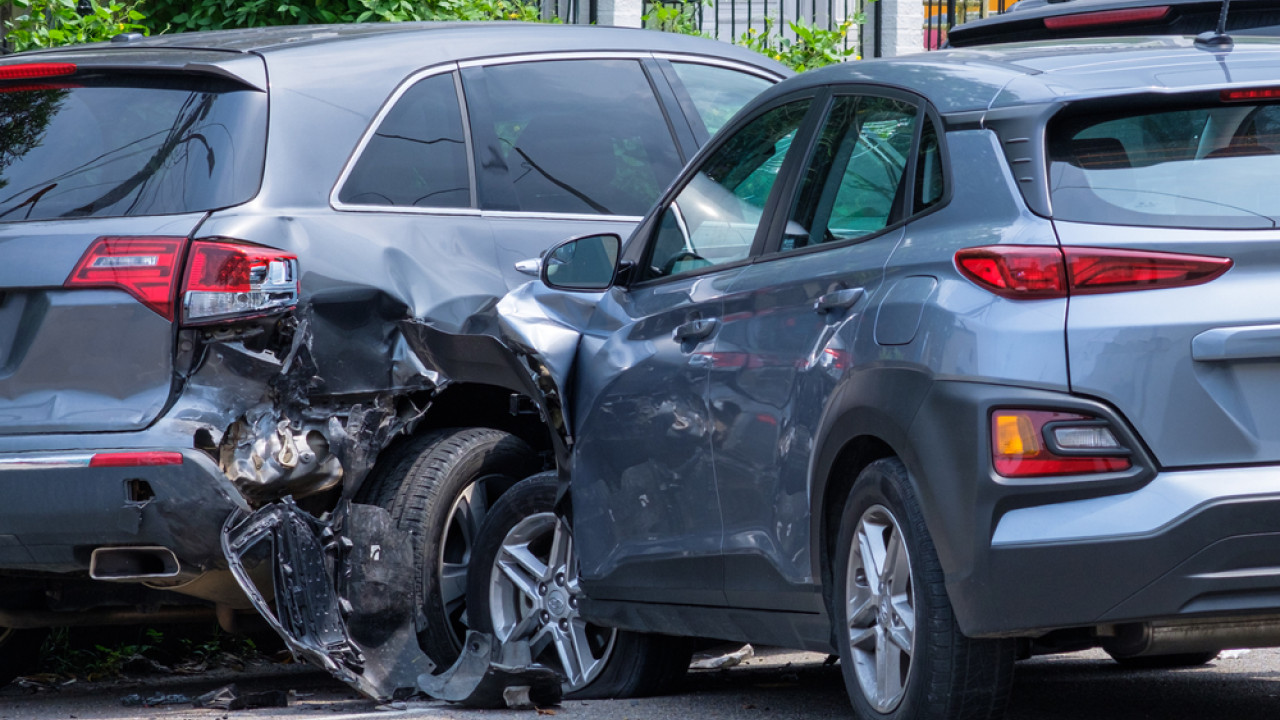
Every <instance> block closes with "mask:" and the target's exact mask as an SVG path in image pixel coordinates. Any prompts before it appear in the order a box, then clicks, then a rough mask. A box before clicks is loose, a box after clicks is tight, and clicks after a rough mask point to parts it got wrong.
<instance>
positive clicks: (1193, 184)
mask: <svg viewBox="0 0 1280 720" xmlns="http://www.w3.org/2000/svg"><path fill="white" fill-rule="evenodd" d="M1278 152H1280V105H1253V104H1232V105H1221V106H1217V107H1209V108H1205V107H1199V108H1186V109H1167V110H1160V111H1156V112H1151V111H1147V112H1129V113H1124V114H1111V115H1100V114H1096V113H1095V114H1090V115H1079V116H1068V117H1064V118H1060V119H1058V120H1056V121H1055V122H1053V123H1051V124H1050V126H1049V162H1050V165H1049V178H1050V192H1051V197H1052V200H1053V216H1054V218H1057V219H1061V220H1074V221H1079V222H1089V223H1103V224H1109V225H1146V226H1157V227H1188V228H1272V227H1275V226H1276V221H1277V219H1278V218H1280V195H1277V194H1276V193H1275V191H1274V189H1273V187H1272V184H1271V178H1274V177H1276V175H1277V174H1278V173H1280V154H1277V153H1278Z"/></svg>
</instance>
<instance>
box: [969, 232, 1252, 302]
mask: <svg viewBox="0 0 1280 720" xmlns="http://www.w3.org/2000/svg"><path fill="white" fill-rule="evenodd" d="M955 261H956V267H957V268H958V269H959V270H960V272H961V274H963V275H964V276H965V277H967V278H969V279H970V280H972V281H973V282H975V283H977V284H978V285H979V286H981V287H983V288H985V289H986V290H989V291H990V292H993V293H995V294H996V295H999V296H1001V297H1006V298H1010V299H1013V300H1037V299H1045V298H1064V297H1067V296H1068V295H1098V294H1103V293H1115V292H1132V291H1137V290H1156V289H1163V288H1174V287H1189V286H1192V285H1202V284H1204V283H1207V282H1209V281H1211V280H1214V279H1215V278H1217V277H1219V276H1221V275H1222V274H1223V273H1225V272H1226V271H1227V270H1230V269H1231V266H1232V264H1233V263H1232V261H1231V260H1230V259H1229V258H1220V257H1208V256H1202V255H1183V254H1179V253H1165V252H1150V251H1146V250H1115V249H1109V248H1086V247H1069V248H1064V249H1058V248H1056V247H1051V246H1041V245H991V246H987V247H977V248H967V249H965V250H961V251H959V252H957V253H956V256H955Z"/></svg>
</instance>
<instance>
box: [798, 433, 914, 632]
mask: <svg viewBox="0 0 1280 720" xmlns="http://www.w3.org/2000/svg"><path fill="white" fill-rule="evenodd" d="M897 455H898V453H897V452H895V451H894V449H893V448H892V447H890V445H889V444H888V443H886V442H885V441H883V440H881V439H880V438H878V437H874V436H872V435H861V436H858V437H855V438H850V439H849V440H848V441H847V442H846V443H845V444H844V446H843V447H842V448H840V451H839V452H838V453H837V454H836V458H835V461H834V462H833V463H832V464H831V470H830V472H828V473H827V477H826V485H825V487H824V489H823V494H822V506H821V512H822V517H821V526H820V529H819V533H820V534H819V536H818V537H819V538H820V539H821V545H820V547H819V559H818V561H819V563H820V568H821V572H822V587H823V588H824V594H825V595H826V601H827V603H828V606H830V603H831V601H832V598H833V597H834V596H833V595H832V590H831V589H832V587H833V582H834V577H835V574H834V570H833V568H832V559H833V558H834V557H835V556H836V551H835V544H836V539H837V536H838V535H839V533H840V516H841V513H843V512H844V505H845V501H846V500H848V498H849V492H850V491H851V490H852V489H853V483H854V481H855V480H857V478H858V475H859V474H860V473H861V472H862V471H863V469H864V468H866V467H867V466H868V465H870V464H871V463H873V462H875V461H877V460H880V459H882V458H887V457H895V456H897ZM832 617H835V615H832Z"/></svg>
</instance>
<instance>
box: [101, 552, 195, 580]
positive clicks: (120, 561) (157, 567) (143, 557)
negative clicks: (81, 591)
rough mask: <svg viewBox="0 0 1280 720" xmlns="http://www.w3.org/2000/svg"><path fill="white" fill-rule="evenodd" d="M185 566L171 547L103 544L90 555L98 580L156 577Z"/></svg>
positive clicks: (174, 571)
mask: <svg viewBox="0 0 1280 720" xmlns="http://www.w3.org/2000/svg"><path fill="white" fill-rule="evenodd" d="M181 569H182V567H181V565H180V564H179V563H178V556H177V555H175V554H174V552H173V551H172V550H170V549H169V548H167V547H161V546H144V547H100V548H97V549H95V550H94V551H93V554H92V555H91V556H90V557H89V577H91V578H93V579H94V580H114V581H133V580H154V579H156V578H171V577H177V575H178V573H179V572H180V571H181Z"/></svg>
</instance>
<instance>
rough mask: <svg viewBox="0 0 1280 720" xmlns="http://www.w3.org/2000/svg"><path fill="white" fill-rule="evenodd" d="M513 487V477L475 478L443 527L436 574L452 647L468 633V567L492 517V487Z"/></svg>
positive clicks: (461, 494)
mask: <svg viewBox="0 0 1280 720" xmlns="http://www.w3.org/2000/svg"><path fill="white" fill-rule="evenodd" d="M498 483H502V484H504V485H510V484H511V483H512V480H511V479H510V478H507V477H504V476H500V475H493V476H486V477H481V478H476V480H475V482H473V483H471V484H470V485H468V486H467V487H466V488H464V489H463V490H462V492H460V493H458V497H456V498H454V501H453V505H452V507H450V508H449V515H448V517H447V519H446V520H445V524H444V536H443V538H442V540H441V542H440V557H439V558H437V559H436V573H437V577H439V578H440V600H441V603H442V604H443V606H444V612H445V615H446V616H447V617H448V618H449V626H448V629H449V636H450V638H451V639H452V640H453V646H454V647H455V648H457V649H458V650H461V649H462V640H463V638H465V637H466V634H467V566H468V565H469V564H470V562H471V555H472V552H473V550H474V549H475V542H476V535H477V534H479V532H480V526H481V525H482V524H483V523H484V519H485V516H487V515H488V514H489V505H490V504H491V502H492V501H493V500H494V498H492V497H490V493H491V491H492V487H491V486H492V485H496V484H498Z"/></svg>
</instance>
